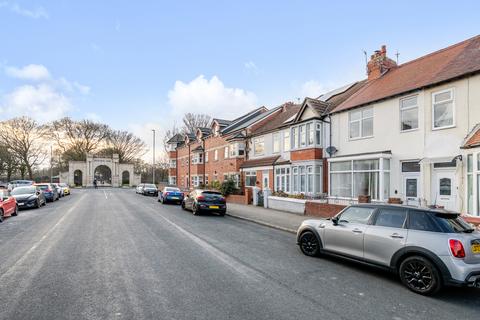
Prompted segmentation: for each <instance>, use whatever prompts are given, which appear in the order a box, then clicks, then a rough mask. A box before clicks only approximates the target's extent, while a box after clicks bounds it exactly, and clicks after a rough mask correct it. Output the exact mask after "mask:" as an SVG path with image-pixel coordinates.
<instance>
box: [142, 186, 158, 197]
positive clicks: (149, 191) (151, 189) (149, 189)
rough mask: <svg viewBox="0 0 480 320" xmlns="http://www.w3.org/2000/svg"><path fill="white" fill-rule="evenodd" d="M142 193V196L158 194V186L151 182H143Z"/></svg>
mask: <svg viewBox="0 0 480 320" xmlns="http://www.w3.org/2000/svg"><path fill="white" fill-rule="evenodd" d="M142 194H143V195H144V196H155V197H157V196H158V188H157V186H156V185H154V184H153V183H145V184H144V185H143V188H142Z"/></svg>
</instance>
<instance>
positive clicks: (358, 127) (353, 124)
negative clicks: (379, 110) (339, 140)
mask: <svg viewBox="0 0 480 320" xmlns="http://www.w3.org/2000/svg"><path fill="white" fill-rule="evenodd" d="M349 117H350V120H349V121H350V122H349V136H350V139H357V138H366V137H371V136H373V108H366V109H361V110H355V111H351V112H350V113H349Z"/></svg>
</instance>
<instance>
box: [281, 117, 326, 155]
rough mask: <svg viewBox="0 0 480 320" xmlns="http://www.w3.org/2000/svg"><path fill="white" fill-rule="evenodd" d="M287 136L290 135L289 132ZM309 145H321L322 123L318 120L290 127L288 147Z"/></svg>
mask: <svg viewBox="0 0 480 320" xmlns="http://www.w3.org/2000/svg"><path fill="white" fill-rule="evenodd" d="M288 137H290V134H289V135H288ZM285 139H287V138H285ZM285 141H286V140H285ZM311 146H314V147H321V146H322V124H321V123H320V121H310V122H307V123H302V124H299V125H296V126H294V127H292V128H291V145H289V147H291V149H292V150H293V149H297V148H303V147H311Z"/></svg>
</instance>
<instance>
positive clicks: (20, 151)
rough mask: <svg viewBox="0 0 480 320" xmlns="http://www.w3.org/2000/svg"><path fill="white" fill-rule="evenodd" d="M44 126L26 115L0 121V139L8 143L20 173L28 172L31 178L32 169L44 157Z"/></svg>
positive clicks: (45, 131) (45, 132)
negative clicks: (19, 166) (17, 162)
mask: <svg viewBox="0 0 480 320" xmlns="http://www.w3.org/2000/svg"><path fill="white" fill-rule="evenodd" d="M47 132H48V130H46V128H45V127H44V126H40V125H39V124H38V123H37V122H36V121H35V120H33V119H30V118H28V117H19V118H13V119H10V120H6V121H3V122H1V123H0V139H1V140H2V144H3V145H8V146H9V147H10V151H11V152H12V154H13V156H14V157H16V158H17V159H18V161H19V162H20V165H21V169H22V170H23V171H22V175H25V172H26V173H28V176H29V178H30V179H33V169H34V168H35V167H36V166H38V165H40V164H42V163H43V161H44V160H45V158H46V156H47V155H46V152H45V147H44V141H45V138H47Z"/></svg>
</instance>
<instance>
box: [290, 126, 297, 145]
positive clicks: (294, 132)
mask: <svg viewBox="0 0 480 320" xmlns="http://www.w3.org/2000/svg"><path fill="white" fill-rule="evenodd" d="M297 145H298V128H297V127H294V128H292V145H291V147H292V149H296V148H297Z"/></svg>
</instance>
